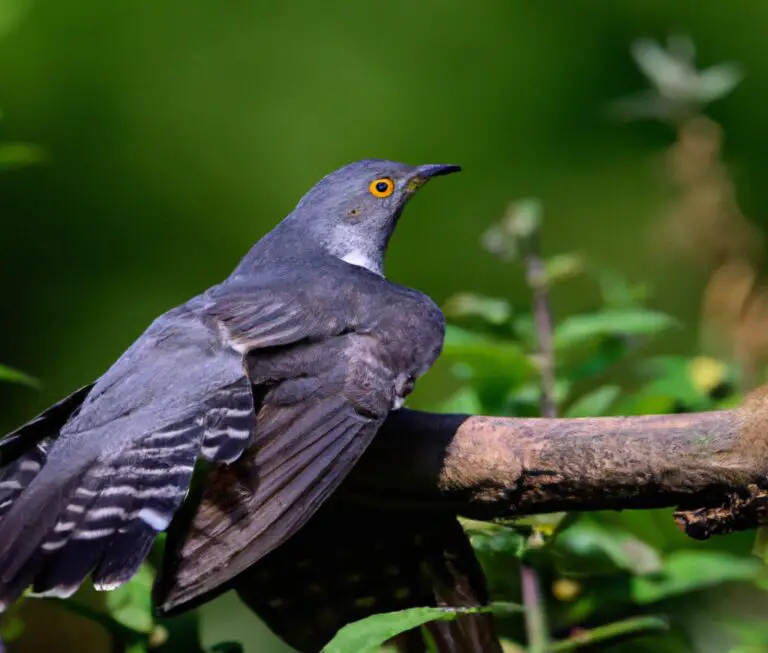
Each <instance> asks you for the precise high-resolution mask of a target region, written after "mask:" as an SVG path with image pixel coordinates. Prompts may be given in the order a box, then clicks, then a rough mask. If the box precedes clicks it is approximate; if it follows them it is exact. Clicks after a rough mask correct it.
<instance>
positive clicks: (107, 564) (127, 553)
mask: <svg viewBox="0 0 768 653" xmlns="http://www.w3.org/2000/svg"><path fill="white" fill-rule="evenodd" d="M155 538H157V531H156V530H155V529H154V528H152V527H151V526H149V525H148V524H146V523H144V522H143V521H140V520H138V521H134V522H132V523H131V524H130V525H129V526H128V527H127V528H124V529H121V530H120V531H118V534H117V535H115V537H114V538H112V541H111V543H110V545H109V547H108V548H107V549H106V550H105V551H104V553H103V555H102V557H101V560H100V561H99V563H98V565H97V566H96V569H94V571H93V573H92V574H91V580H92V581H93V584H94V586H95V587H96V589H97V590H101V591H107V590H112V589H115V588H116V587H119V586H120V585H122V584H123V583H125V582H127V581H129V580H130V579H131V578H132V577H133V575H134V574H135V573H136V572H137V571H138V570H139V567H140V566H141V563H142V562H144V559H145V558H146V557H147V556H148V555H149V552H150V551H151V550H152V546H153V545H154V543H155Z"/></svg>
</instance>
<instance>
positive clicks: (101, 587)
mask: <svg viewBox="0 0 768 653" xmlns="http://www.w3.org/2000/svg"><path fill="white" fill-rule="evenodd" d="M125 582H126V581H124V580H113V581H112V582H110V583H94V584H93V588H94V589H95V590H96V591H97V592H113V591H114V590H116V589H117V588H118V587H120V586H121V585H123V584H125Z"/></svg>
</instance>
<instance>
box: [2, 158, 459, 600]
mask: <svg viewBox="0 0 768 653" xmlns="http://www.w3.org/2000/svg"><path fill="white" fill-rule="evenodd" d="M459 170H460V167H459V166H457V165H452V164H450V165H449V164H429V165H417V166H412V165H407V164H404V163H398V162H394V161H387V160H381V159H368V160H363V161H357V162H354V163H351V164H348V165H346V166H344V167H342V168H340V169H338V170H336V171H334V172H332V173H330V174H329V175H327V176H325V177H324V178H322V179H321V180H320V181H319V182H318V183H316V184H315V185H314V186H313V187H312V188H311V189H310V190H309V191H308V192H307V193H306V194H305V195H304V196H303V197H302V198H301V199H300V201H299V202H298V204H297V205H296V207H295V208H294V209H293V211H291V212H290V213H289V214H288V215H287V216H286V217H285V218H284V219H283V220H282V221H281V222H280V223H279V224H278V225H277V226H276V227H275V228H274V229H273V230H272V231H270V232H269V233H268V234H266V235H265V236H264V237H262V238H261V239H260V240H259V241H258V242H257V243H256V244H255V245H254V246H253V247H252V248H251V249H250V251H249V252H248V253H247V254H246V255H245V257H244V258H243V259H242V260H241V261H240V262H239V264H238V265H237V266H236V268H235V269H234V271H233V272H232V274H231V275H230V276H229V277H227V278H226V279H225V280H224V281H223V282H221V283H219V284H217V285H215V286H212V287H211V288H209V289H208V290H206V291H204V292H203V293H202V294H200V295H197V296H196V297H193V298H192V299H190V300H189V301H187V302H186V303H184V304H182V305H180V306H177V307H175V308H173V309H171V310H169V311H168V312H166V313H165V314H163V315H161V316H160V317H158V318H157V319H156V320H154V321H153V322H152V323H151V324H150V325H149V327H148V328H147V329H146V331H145V332H144V333H143V334H142V335H141V336H140V337H139V338H138V339H137V340H136V341H135V342H134V343H133V344H132V345H131V346H130V347H129V348H128V349H127V350H126V351H125V353H124V354H123V355H122V356H120V357H119V358H118V360H117V361H116V362H115V363H114V364H113V365H112V366H111V367H110V368H109V369H108V370H107V371H106V372H105V373H104V374H103V375H102V376H101V377H100V378H98V379H97V380H96V381H95V382H94V383H91V384H88V385H86V386H84V387H82V388H80V389H79V390H77V391H75V392H74V393H73V394H71V395H70V396H69V397H66V398H65V399H63V400H61V401H60V402H58V403H57V404H55V405H53V406H51V407H50V408H49V409H48V410H46V411H44V412H43V413H41V414H40V415H39V416H38V417H36V418H35V419H33V420H32V421H30V422H29V423H27V424H25V425H24V426H22V427H20V428H19V429H17V430H16V431H14V432H13V433H11V434H9V435H8V436H6V437H5V438H3V439H2V440H0V611H3V610H5V609H7V607H8V606H10V605H11V604H12V603H13V602H15V601H16V600H17V599H18V598H19V597H20V596H21V595H22V594H23V593H24V592H25V591H26V590H27V589H29V588H30V587H31V593H32V594H33V595H36V596H47V597H68V596H71V595H72V594H73V593H74V592H75V591H77V589H78V588H79V587H80V586H81V585H82V584H83V583H84V582H85V581H86V580H87V579H88V578H89V577H90V579H91V582H92V583H93V585H94V587H95V588H96V589H98V590H112V589H115V588H117V587H119V586H121V585H122V584H124V583H125V582H127V581H128V580H130V578H131V577H133V575H134V574H135V573H136V572H137V570H138V568H139V566H140V565H141V564H142V562H143V561H144V560H145V559H146V557H147V556H148V554H149V552H150V550H151V549H152V547H153V545H154V542H155V540H156V538H157V537H158V535H159V534H160V533H162V532H164V531H166V530H168V529H169V527H170V526H171V524H172V522H173V521H174V517H175V516H176V515H177V513H178V512H180V508H182V506H183V505H185V499H187V498H188V494H189V493H190V488H191V483H192V479H193V474H194V472H195V470H196V468H199V467H201V466H202V467H205V466H206V465H207V466H211V467H213V468H214V470H215V472H214V474H215V477H216V478H218V479H219V481H220V482H222V481H223V482H226V483H229V486H228V487H225V488H221V486H220V485H218V486H216V487H218V488H219V489H220V490H222V489H223V491H222V492H220V494H219V496H220V497H226V500H225V501H224V503H225V504H226V509H227V513H226V519H223V520H222V519H220V520H215V519H208V520H207V521H206V513H205V512H204V511H203V512H202V513H201V512H198V519H197V523H196V524H193V528H194V529H195V530H194V532H195V533H196V534H197V535H200V534H203V535H204V537H196V538H186V539H184V545H183V546H182V547H181V549H179V548H176V549H174V550H173V551H174V553H173V555H175V556H176V559H184V558H185V557H186V558H188V557H189V556H197V558H198V560H200V561H201V562H205V561H207V562H209V563H210V564H207V565H205V564H203V565H202V567H203V568H205V573H197V574H194V575H193V576H190V577H188V578H176V581H181V582H177V585H176V592H175V593H174V594H173V596H172V597H170V595H169V596H168V597H165V599H164V601H163V603H162V606H161V611H162V610H164V611H167V612H170V611H172V610H173V609H174V608H177V607H179V606H184V605H189V604H191V603H192V602H194V601H195V600H200V599H202V598H204V597H206V596H210V595H211V594H212V593H213V594H215V593H217V592H219V591H221V590H222V588H225V587H227V586H228V585H230V584H231V583H232V582H233V580H235V579H237V578H239V577H240V575H241V574H243V573H244V572H246V571H247V570H248V569H250V568H251V567H253V565H255V564H256V563H258V562H259V561H260V560H262V559H264V558H265V557H268V556H269V555H270V554H271V553H273V552H275V551H276V550H279V549H280V547H281V545H283V544H285V543H286V542H288V541H289V540H290V538H291V537H292V536H294V535H295V534H297V533H298V532H300V531H301V529H302V528H303V527H304V526H305V525H306V524H307V522H308V521H309V520H310V519H311V518H312V517H313V515H315V513H317V511H318V510H319V509H320V508H321V506H322V505H323V504H324V503H325V502H326V501H327V500H328V498H329V497H330V496H331V495H332V494H333V492H334V490H336V489H337V488H338V486H339V484H340V483H341V482H342V481H343V480H344V478H345V477H346V476H347V474H348V473H349V472H350V470H351V469H352V468H353V466H354V465H355V463H356V462H357V461H358V459H359V458H360V457H361V455H362V454H363V453H364V452H365V450H366V449H367V447H368V445H369V444H370V442H371V440H372V439H373V437H374V435H375V434H376V431H377V430H378V428H379V426H380V425H381V424H382V423H383V421H384V420H385V419H386V417H387V415H388V414H389V413H390V412H391V411H393V410H398V409H399V408H400V407H401V406H402V405H403V403H404V402H405V399H406V397H407V396H408V395H409V394H410V392H411V391H412V390H413V387H414V383H415V382H416V380H417V379H418V378H419V377H421V376H422V375H423V374H424V373H425V372H426V371H427V370H428V369H429V368H430V367H431V366H432V365H433V363H434V362H435V360H436V359H437V357H438V356H439V354H440V352H441V350H442V345H443V338H444V333H445V321H444V317H443V314H442V312H441V311H440V309H439V308H438V306H437V305H436V304H435V303H434V302H433V301H432V300H431V299H430V298H429V297H428V296H426V295H425V294H423V293H421V292H419V291H417V290H414V289H411V288H407V287H405V286H402V285H398V284H395V283H393V282H391V281H390V280H388V279H387V278H386V277H385V276H384V259H385V254H386V251H387V247H388V244H389V242H390V239H391V237H392V235H393V232H394V230H395V227H396V225H397V223H398V220H399V219H400V216H401V214H402V212H403V209H404V208H405V205H406V203H407V202H408V200H409V199H410V198H411V197H412V196H413V195H414V194H415V193H416V192H417V191H418V190H419V189H420V188H421V187H422V186H423V185H424V184H425V183H426V182H427V181H429V180H430V179H432V178H433V177H437V176H442V175H447V174H451V173H454V172H458V171H459ZM246 460H247V462H244V461H246ZM240 463H243V464H240ZM190 505H194V503H193V502H192V503H190ZM197 507H198V510H199V508H200V504H197ZM221 507H222V506H221V504H218V505H217V506H216V508H217V510H218V509H219V508H221ZM181 512H183V511H181ZM214 512H216V511H215V510H214ZM208 516H210V514H209V515H208ZM222 542H226V545H227V547H228V555H227V556H226V557H225V558H220V557H217V556H216V555H215V552H216V551H217V550H218V548H219V547H220V546H221V544H222ZM184 547H186V548H184Z"/></svg>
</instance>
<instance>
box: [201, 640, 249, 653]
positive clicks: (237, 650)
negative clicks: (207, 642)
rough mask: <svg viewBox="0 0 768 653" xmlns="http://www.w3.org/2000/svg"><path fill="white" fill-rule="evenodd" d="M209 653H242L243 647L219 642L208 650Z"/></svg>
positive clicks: (233, 643) (234, 643)
mask: <svg viewBox="0 0 768 653" xmlns="http://www.w3.org/2000/svg"><path fill="white" fill-rule="evenodd" d="M209 651H210V652H211V653H243V645H242V644H238V643H237V642H220V643H219V644H214V645H213V646H211V648H210V649H209Z"/></svg>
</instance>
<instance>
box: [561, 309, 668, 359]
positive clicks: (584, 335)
mask: <svg viewBox="0 0 768 653" xmlns="http://www.w3.org/2000/svg"><path fill="white" fill-rule="evenodd" d="M677 324H678V321H677V320H676V319H675V318H673V317H671V316H670V315H667V314H666V313H660V312H658V311H651V310H644V309H628V310H608V311H602V312H600V313H586V314H582V315H572V316H570V317H567V318H565V319H564V320H563V321H562V322H560V324H559V325H558V326H557V327H556V328H555V333H554V342H555V347H557V348H558V349H567V348H570V347H575V346H578V345H583V344H585V343H588V342H590V341H592V340H595V339H597V338H600V337H604V336H611V335H626V336H652V335H656V334H659V333H661V332H663V331H666V330H668V329H670V328H672V327H673V326H676V325H677Z"/></svg>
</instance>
